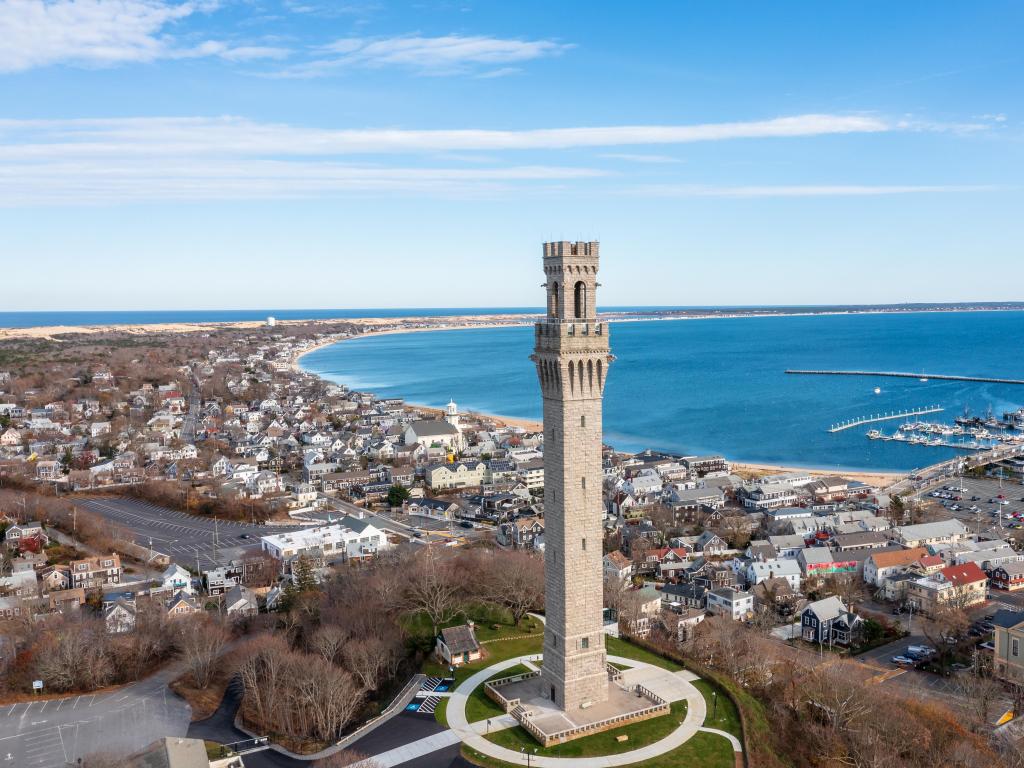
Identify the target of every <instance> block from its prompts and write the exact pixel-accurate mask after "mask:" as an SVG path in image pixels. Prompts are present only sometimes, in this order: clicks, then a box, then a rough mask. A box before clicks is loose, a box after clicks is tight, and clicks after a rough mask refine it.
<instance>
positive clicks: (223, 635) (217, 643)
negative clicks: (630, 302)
mask: <svg viewBox="0 0 1024 768" xmlns="http://www.w3.org/2000/svg"><path fill="white" fill-rule="evenodd" d="M176 623H178V627H177V629H178V633H177V642H176V646H177V648H178V651H179V653H180V654H181V657H182V659H183V660H184V661H185V664H186V665H187V667H188V671H189V674H191V675H192V682H193V683H194V684H195V687H196V688H199V689H205V688H206V687H207V686H209V685H210V681H211V680H212V679H213V670H214V666H215V665H216V662H217V658H218V657H219V656H220V653H221V651H222V650H224V645H225V644H226V643H227V640H228V632H227V630H226V629H225V628H224V626H223V625H222V624H220V623H219V622H218V621H216V620H215V619H213V618H211V617H209V616H207V615H205V614H197V615H196V616H193V617H189V618H185V619H179V620H178V622H176Z"/></svg>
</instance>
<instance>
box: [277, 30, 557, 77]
mask: <svg viewBox="0 0 1024 768" xmlns="http://www.w3.org/2000/svg"><path fill="white" fill-rule="evenodd" d="M572 47H573V46H572V45H569V44H564V43H558V42H555V41H553V40H514V39H504V38H498V37H487V36H482V35H475V36H465V35H443V36H440V37H420V36H417V35H409V36H402V37H390V38H382V39H381V38H378V39H375V38H360V37H349V38H342V39H340V40H336V41H334V42H333V43H330V44H328V45H325V46H322V47H321V48H320V49H319V53H320V54H321V55H320V56H319V57H316V58H314V59H313V60H312V61H308V62H304V63H302V64H296V65H295V66H293V67H289V68H287V69H285V70H283V71H281V72H279V73H277V75H278V76H279V77H295V78H310V77H322V76H325V75H329V74H333V73H336V72H338V71H339V70H345V69H355V68H364V69H365V68H370V69H379V68H382V67H400V68H403V69H406V70H411V71H413V72H416V73H418V74H424V75H451V74H461V73H464V72H470V71H474V70H476V69H479V68H481V67H494V66H497V65H501V64H513V63H519V62H524V61H530V60H532V59H539V58H543V57H548V56H557V55H559V54H561V53H564V52H565V51H567V50H569V49H570V48H572ZM514 71H516V70H515V68H511V67H503V68H501V69H497V70H493V71H491V72H488V73H486V74H485V76H491V77H498V76H502V75H505V74H510V73H512V72H514Z"/></svg>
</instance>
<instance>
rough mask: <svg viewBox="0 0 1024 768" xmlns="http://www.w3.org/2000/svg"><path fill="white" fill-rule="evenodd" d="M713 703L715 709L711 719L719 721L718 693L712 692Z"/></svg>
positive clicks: (712, 711)
mask: <svg viewBox="0 0 1024 768" xmlns="http://www.w3.org/2000/svg"><path fill="white" fill-rule="evenodd" d="M711 701H712V703H713V708H712V710H711V719H712V720H718V691H712V692H711Z"/></svg>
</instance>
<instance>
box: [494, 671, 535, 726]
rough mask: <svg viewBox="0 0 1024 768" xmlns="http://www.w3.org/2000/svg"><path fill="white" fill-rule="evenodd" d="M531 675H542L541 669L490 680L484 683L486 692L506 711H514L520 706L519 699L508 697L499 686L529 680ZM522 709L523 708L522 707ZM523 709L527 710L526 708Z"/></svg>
mask: <svg viewBox="0 0 1024 768" xmlns="http://www.w3.org/2000/svg"><path fill="white" fill-rule="evenodd" d="M531 677H540V671H536V672H522V673H520V674H518V675H509V676H508V677H499V678H498V679H497V680H488V681H487V682H486V683H484V693H485V694H487V696H488V697H489V698H490V699H491V700H492V701H494V702H495V703H496V704H497V705H498V706H499V707H501V708H502V709H504V710H505V711H506V712H512V711H513V710H514V709H515V708H516V707H519V699H509V698H506V697H505V696H503V695H502V694H501V693H500V692H499V691H498V688H500V687H502V686H503V685H509V684H511V683H518V682H519V681H521V680H529V679H530V678H531ZM520 709H522V708H521V707H520ZM523 711H524V712H525V710H523ZM517 719H518V718H517Z"/></svg>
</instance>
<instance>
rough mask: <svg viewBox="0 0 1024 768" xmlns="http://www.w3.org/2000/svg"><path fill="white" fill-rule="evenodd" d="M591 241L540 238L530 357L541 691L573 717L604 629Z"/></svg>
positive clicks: (598, 357)
mask: <svg viewBox="0 0 1024 768" xmlns="http://www.w3.org/2000/svg"><path fill="white" fill-rule="evenodd" d="M597 269H598V243H597V242H578V243H570V242H555V243H545V244H544V275H545V278H546V282H545V290H546V291H547V315H546V317H545V318H544V319H542V320H541V321H539V322H538V323H537V324H536V328H535V348H534V354H533V356H532V358H531V359H532V360H533V361H534V362H535V363H536V366H537V376H538V378H539V379H540V387H541V394H542V396H543V401H544V477H545V479H544V510H545V512H544V537H545V553H544V566H545V582H546V584H545V586H546V590H547V593H546V598H545V604H546V614H547V623H546V627H545V631H544V651H543V653H544V666H543V669H542V671H541V679H542V685H543V691H544V694H545V696H547V697H549V698H550V700H551V701H552V702H554V703H555V704H556V705H557V706H559V707H560V708H561V709H562V710H563V711H565V712H566V713H567V714H569V715H570V716H571V714H572V713H573V712H577V711H579V710H581V709H587V708H589V707H591V706H593V705H596V704H599V703H601V702H603V701H605V700H607V699H608V696H609V690H608V672H607V665H606V652H605V644H604V633H603V632H602V608H603V605H602V603H603V584H602V579H603V574H602V563H601V554H602V551H601V542H602V525H601V518H602V498H601V481H602V471H601V435H602V424H601V419H602V398H603V394H604V384H605V378H606V376H607V373H608V366H609V364H610V363H611V361H612V359H613V358H612V356H611V354H610V351H609V342H608V327H607V325H605V324H602V323H599V322H598V321H597V309H596V291H597Z"/></svg>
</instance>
